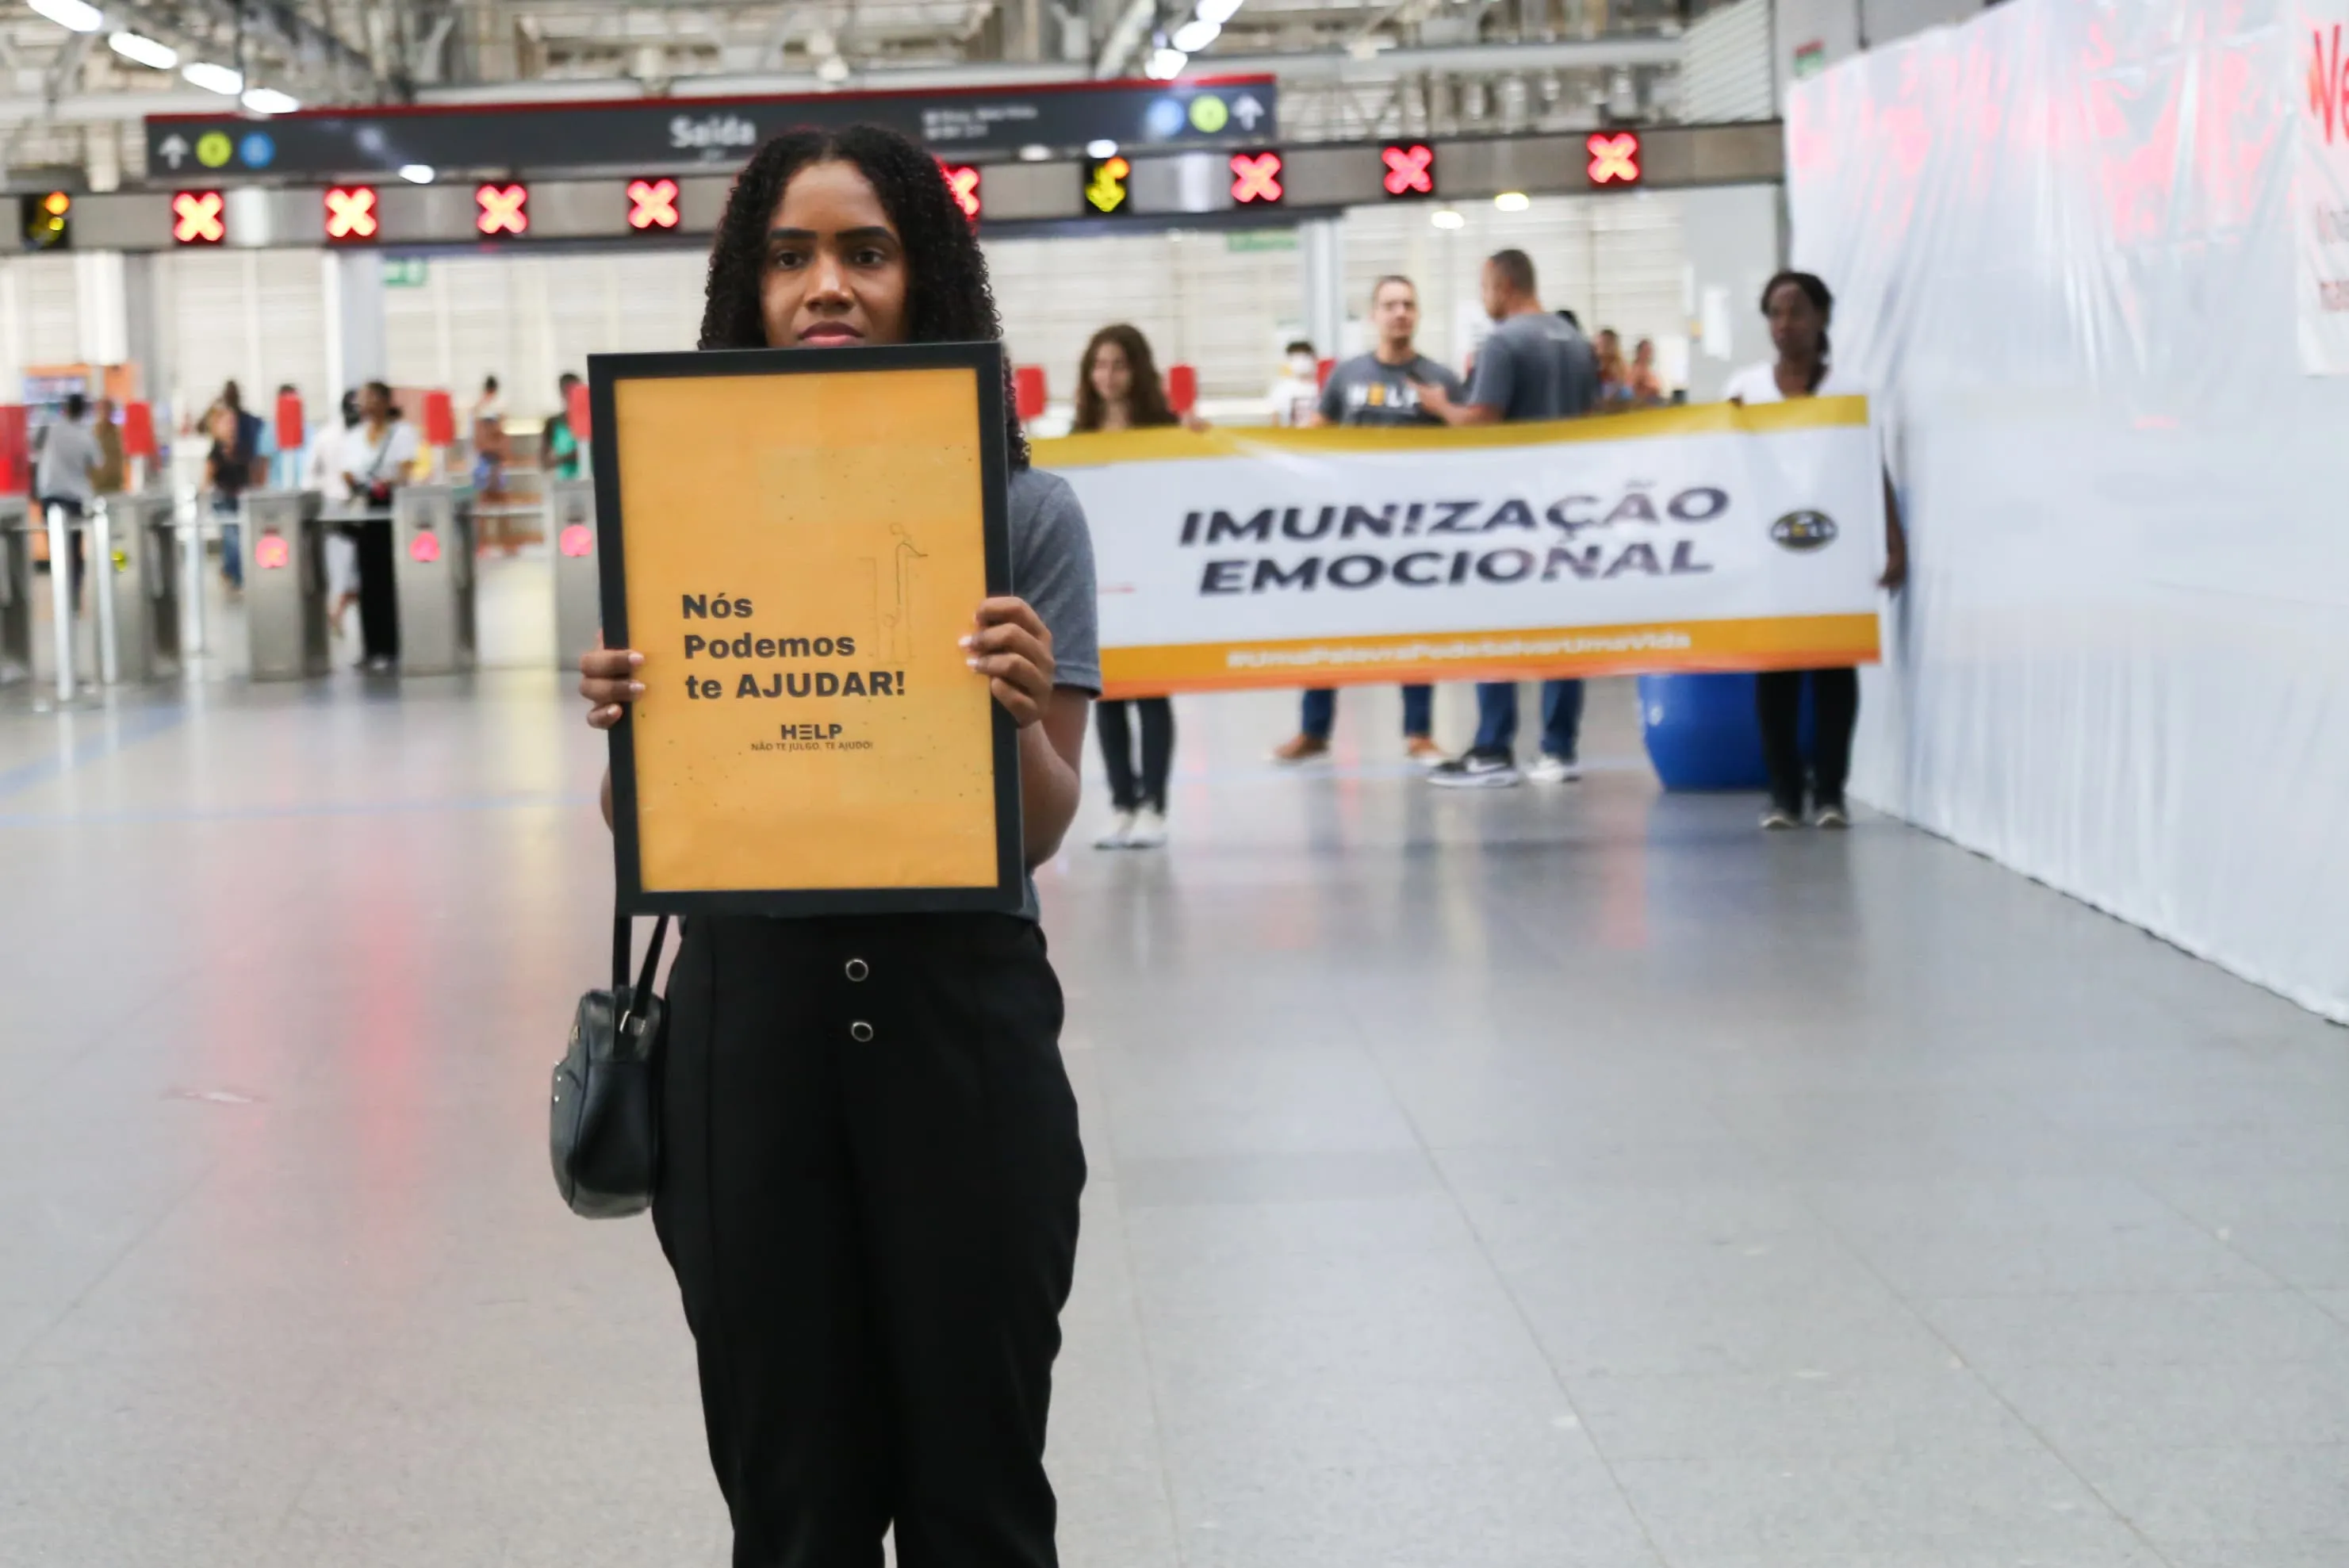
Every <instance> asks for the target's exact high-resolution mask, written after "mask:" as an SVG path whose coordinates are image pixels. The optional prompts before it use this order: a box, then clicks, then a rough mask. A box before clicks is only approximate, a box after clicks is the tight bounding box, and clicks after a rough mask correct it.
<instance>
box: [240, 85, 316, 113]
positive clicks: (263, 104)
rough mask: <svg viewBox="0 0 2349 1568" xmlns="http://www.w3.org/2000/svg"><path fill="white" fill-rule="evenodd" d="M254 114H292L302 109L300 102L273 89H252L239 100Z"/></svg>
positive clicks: (290, 95) (289, 94) (287, 94)
mask: <svg viewBox="0 0 2349 1568" xmlns="http://www.w3.org/2000/svg"><path fill="white" fill-rule="evenodd" d="M240 101H242V102H243V105H244V107H245V108H247V109H251V110H253V112H254V113H255V114H292V113H293V112H294V111H295V109H300V108H301V107H302V100H301V99H298V98H295V97H294V96H293V95H292V94H291V93H283V92H279V91H278V90H277V89H276V88H252V89H250V90H249V91H247V92H246V93H245V95H244V97H243V99H241V100H240Z"/></svg>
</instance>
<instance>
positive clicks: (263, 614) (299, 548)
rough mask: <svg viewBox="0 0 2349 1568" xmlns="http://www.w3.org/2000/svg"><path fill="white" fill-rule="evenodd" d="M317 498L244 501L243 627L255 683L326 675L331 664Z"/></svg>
mask: <svg viewBox="0 0 2349 1568" xmlns="http://www.w3.org/2000/svg"><path fill="white" fill-rule="evenodd" d="M320 504H321V503H320V499H319V496H318V494H317V493H316V491H305V490H254V491H248V492H246V493H245V497H244V517H243V523H244V526H243V529H242V530H240V537H239V538H238V540H237V545H238V548H239V549H240V550H242V551H243V556H244V620H245V630H246V634H247V636H248V637H249V638H250V639H251V646H252V652H251V662H250V671H251V674H252V677H253V679H254V680H302V679H304V678H305V677H307V676H312V675H324V674H325V673H326V669H327V665H328V663H329V661H330V660H331V659H332V657H333V648H332V645H331V644H330V643H329V641H328V639H327V632H326V530H325V527H324V525H323V524H321V523H320V522H319V520H318V513H319V509H320Z"/></svg>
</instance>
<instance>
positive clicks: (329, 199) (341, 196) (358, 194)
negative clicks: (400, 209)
mask: <svg viewBox="0 0 2349 1568" xmlns="http://www.w3.org/2000/svg"><path fill="white" fill-rule="evenodd" d="M382 232H383V223H382V221H381V220H380V219H378V217H377V216H376V206H375V187H374V186H372V185H335V186H330V187H328V189H327V191H326V237H327V238H328V239H330V240H339V241H341V242H343V243H344V244H349V243H351V242H352V241H355V240H371V239H373V238H375V237H376V235H378V234H381V233H382Z"/></svg>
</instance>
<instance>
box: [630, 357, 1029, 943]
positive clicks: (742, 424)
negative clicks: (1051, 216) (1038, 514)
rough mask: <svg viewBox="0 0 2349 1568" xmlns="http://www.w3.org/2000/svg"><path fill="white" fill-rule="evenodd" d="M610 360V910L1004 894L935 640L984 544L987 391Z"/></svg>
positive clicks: (971, 380) (958, 706)
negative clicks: (616, 897)
mask: <svg viewBox="0 0 2349 1568" xmlns="http://www.w3.org/2000/svg"><path fill="white" fill-rule="evenodd" d="M849 352H851V351H833V350H825V351H823V353H822V355H821V356H820V357H821V358H823V360H824V362H825V364H826V365H827V366H830V365H833V364H837V363H838V362H839V361H838V360H836V359H835V358H833V356H834V354H835V353H839V354H841V355H842V357H843V358H845V357H846V355H847V354H848V353H849ZM890 352H892V351H890V350H878V351H874V353H872V354H863V353H860V354H857V355H856V358H857V359H858V360H862V361H867V362H869V361H870V360H871V359H872V358H874V355H875V354H878V355H886V354H888V353H890ZM628 358H629V357H615V358H612V359H610V360H599V363H598V364H597V366H596V367H595V369H597V370H598V371H600V372H603V373H604V374H603V377H602V379H603V380H604V381H605V387H606V389H608V395H609V406H610V410H611V411H610V416H609V419H608V421H607V422H604V423H601V425H600V428H599V429H598V431H597V434H598V435H599V436H600V435H603V434H604V433H605V431H606V430H608V431H609V434H610V441H609V443H608V444H609V448H610V450H609V451H608V452H605V451H604V450H601V449H602V448H603V447H604V446H605V443H604V442H602V441H599V442H598V443H597V446H598V448H599V450H598V451H597V452H596V454H595V455H596V458H597V467H598V471H599V472H598V483H599V491H600V490H601V489H602V486H603V482H604V481H605V478H606V477H607V473H606V472H605V470H606V469H607V468H608V469H609V470H611V471H613V472H610V473H609V474H608V477H609V478H611V479H612V480H614V481H615V482H616V483H615V486H614V488H615V489H616V501H617V503H618V504H617V507H616V512H617V514H618V519H619V524H620V525H619V526H618V527H617V528H611V527H608V526H607V528H606V530H605V544H606V549H607V552H609V553H610V554H613V555H616V556H618V558H619V561H620V563H621V570H620V572H619V574H618V576H619V577H620V584H619V593H620V595H621V597H622V601H623V603H624V605H625V626H626V638H627V642H626V646H628V647H631V648H634V649H636V650H637V651H638V652H640V653H642V654H643V655H644V665H643V668H642V670H641V671H640V674H639V679H640V680H643V682H644V685H645V693H644V695H643V696H642V697H641V698H639V699H638V700H637V701H636V702H635V704H634V705H633V707H632V710H631V713H630V717H629V720H628V722H627V723H626V725H624V726H622V732H616V745H615V769H614V782H615V786H616V787H615V804H616V807H617V808H618V811H617V813H616V815H621V816H625V817H626V818H628V824H627V825H624V826H623V827H622V838H623V846H622V861H623V884H624V891H633V892H635V893H636V894H638V895H640V896H650V904H651V905H657V906H659V907H670V908H683V909H690V908H692V907H693V902H694V901H693V900H692V899H691V898H674V897H664V896H676V895H697V894H762V895H764V894H772V895H781V896H782V897H781V898H776V899H772V900H770V901H769V902H768V904H767V905H766V907H771V908H775V909H778V910H779V911H780V910H788V909H792V908H795V907H798V908H825V907H832V908H854V907H858V905H857V902H856V900H854V899H847V900H842V899H837V898H833V899H826V898H823V897H822V895H824V894H828V893H829V894H837V893H841V892H846V891H860V892H879V893H882V894H883V895H886V894H887V893H890V892H895V893H899V894H914V893H917V892H922V891H927V892H931V893H937V892H947V893H949V894H951V893H952V892H953V891H954V890H963V891H965V892H971V893H978V894H981V895H987V896H995V895H1001V894H1003V893H1004V892H1005V884H1006V882H1007V863H1008V868H1009V875H1010V878H1011V879H1014V880H1016V876H1017V860H1018V857H1017V852H1016V847H1009V848H1008V847H1007V846H1006V844H1005V842H1004V833H1005V830H1006V827H1007V826H1008V825H1016V818H1015V817H1011V816H1009V814H1008V813H1007V812H1006V811H1005V810H1004V807H1005V805H1006V804H1007V799H1016V794H1017V784H1016V779H1015V778H1013V777H1011V776H1009V774H1008V771H1007V770H1006V769H1004V767H1003V766H1002V764H1003V763H1004V762H1005V761H1006V760H1007V759H1008V758H1009V756H1010V755H1011V753H1010V751H1009V748H1008V746H1004V745H999V723H998V718H997V709H996V706H995V703H994V701H993V699H992V698H991V697H990V696H989V695H988V685H987V681H986V680H985V679H984V678H982V677H981V676H979V675H978V674H976V673H974V672H973V671H972V670H970V669H969V668H968V665H967V664H966V663H965V659H966V657H967V656H966V654H965V652H964V650H963V649H962V648H961V647H960V646H959V639H961V638H962V637H963V636H964V635H965V634H966V633H967V632H968V631H969V630H970V628H971V626H972V617H973V613H974V612H975V611H976V609H977V608H978V604H979V601H980V600H981V599H983V598H985V597H987V594H988V520H989V513H990V510H992V512H993V513H994V515H995V518H996V522H997V532H998V535H1000V519H1001V505H1000V503H999V501H998V503H997V504H995V505H994V506H993V507H992V508H990V506H989V503H988V490H989V484H990V480H991V481H992V483H993V484H994V486H995V487H996V488H997V489H998V490H999V488H1000V485H1001V483H1002V467H1001V460H1000V457H999V455H997V456H995V457H994V459H993V461H989V456H990V454H989V452H988V440H989V439H991V440H992V441H994V443H995V445H996V448H997V452H998V453H999V449H1000V445H1001V441H1002V437H1001V431H1002V424H1001V421H1000V418H999V415H998V417H996V418H995V419H994V420H992V421H990V420H989V419H988V409H989V407H990V406H991V407H992V408H994V409H996V410H999V408H1000V402H999V395H998V397H996V398H989V397H987V396H985V395H984V392H983V389H985V388H986V387H987V386H988V382H987V381H985V380H984V379H982V377H983V374H984V372H983V371H981V370H980V369H978V368H976V367H974V366H970V365H948V366H936V365H931V366H927V367H919V368H913V369H823V370H821V371H816V370H797V369H794V370H792V371H791V372H790V373H748V374H707V373H691V374H669V375H646V376H636V377H632V376H629V375H628V374H626V367H627V364H628ZM644 358H651V359H658V360H660V361H665V362H672V363H673V362H674V361H675V360H677V359H681V358H692V359H693V360H694V362H695V363H697V364H708V363H709V362H710V361H711V359H712V358H714V357H711V356H698V357H671V356H657V357H644ZM726 358H729V359H734V360H739V359H740V358H744V357H740V356H729V357H726ZM755 358H761V359H766V360H769V361H773V360H776V359H781V358H783V357H782V356H756V357H755ZM816 358H819V355H818V353H817V352H816V351H812V350H798V351H792V352H790V353H789V355H788V359H787V360H786V361H785V362H786V363H788V364H791V365H793V366H797V365H805V364H807V363H809V362H810V361H812V360H813V359H816ZM926 358H931V359H935V358H938V356H937V355H936V353H935V352H933V353H931V354H930V355H928V356H926ZM600 413H601V410H599V417H600ZM607 460H608V462H607ZM607 559H608V556H607ZM611 576H612V574H610V573H609V572H608V571H607V573H606V587H605V596H606V609H605V615H606V619H607V622H608V621H609V620H610V619H611V618H612V610H613V609H614V608H615V606H614V605H613V603H612V596H613V593H614V587H613V585H612V583H611V581H610V578H611ZM1004 733H1006V734H1008V731H1007V732H1004ZM622 753H625V756H623V754H622ZM623 774H625V775H626V776H625V780H624V778H623ZM624 783H625V787H622V786H623V784H624ZM1006 792H1009V796H1007V794H1006ZM630 826H632V828H633V832H631V831H630ZM1014 831H1015V832H1016V826H1014ZM630 840H632V841H633V842H632V843H631V842H629V841H630ZM631 849H633V852H634V861H635V876H634V877H633V878H631V877H629V876H628V875H627V861H628V858H629V851H630V850H631ZM631 881H633V883H634V887H633V888H629V887H628V886H627V884H628V883H629V882H631ZM792 895H808V896H810V897H808V898H798V899H794V898H792ZM729 901H730V902H733V903H736V904H738V905H742V907H751V906H750V905H744V904H742V900H740V899H739V898H738V899H734V900H729ZM916 902H918V900H916ZM953 902H954V900H953V899H952V898H948V899H947V903H948V904H949V905H950V904H952V903H953ZM640 907H650V906H640ZM865 907H893V906H891V905H890V904H889V903H888V901H887V898H886V897H885V896H884V898H882V899H881V900H879V901H878V902H874V900H866V904H865ZM894 907H915V905H914V904H913V903H907V904H903V905H901V906H894Z"/></svg>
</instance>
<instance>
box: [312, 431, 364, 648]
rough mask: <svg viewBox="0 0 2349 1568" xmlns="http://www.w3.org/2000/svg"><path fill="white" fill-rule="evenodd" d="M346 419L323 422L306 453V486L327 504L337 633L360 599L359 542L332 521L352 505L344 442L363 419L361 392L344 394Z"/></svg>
mask: <svg viewBox="0 0 2349 1568" xmlns="http://www.w3.org/2000/svg"><path fill="white" fill-rule="evenodd" d="M341 411H342V418H340V419H338V420H326V421H322V422H321V423H320V424H319V426H318V428H317V429H316V430H315V431H311V432H310V449H309V451H308V452H305V453H304V454H303V459H302V488H303V489H305V490H315V491H316V492H317V493H318V494H319V496H320V497H321V498H322V499H323V500H324V501H325V503H326V516H327V518H328V519H329V520H330V525H329V526H328V527H327V529H326V603H327V604H328V606H330V607H331V612H330V613H331V616H332V618H333V623H334V630H335V636H336V639H340V638H341V637H342V635H343V617H344V616H345V614H347V612H348V611H349V609H350V607H351V606H353V605H355V604H357V603H358V602H359V547H358V541H357V539H355V538H354V537H353V536H352V535H351V534H350V533H349V531H348V529H347V525H346V524H340V523H333V522H332V521H331V520H332V519H334V518H336V517H337V516H339V515H341V514H342V513H343V511H344V509H345V508H347V506H348V505H349V504H350V499H351V486H350V481H349V480H348V479H347V478H346V477H345V476H344V473H343V442H344V441H345V440H347V439H348V433H349V432H350V431H352V430H354V429H356V428H357V425H358V422H359V395H358V394H357V392H345V393H344V394H343V406H342V410H341Z"/></svg>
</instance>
